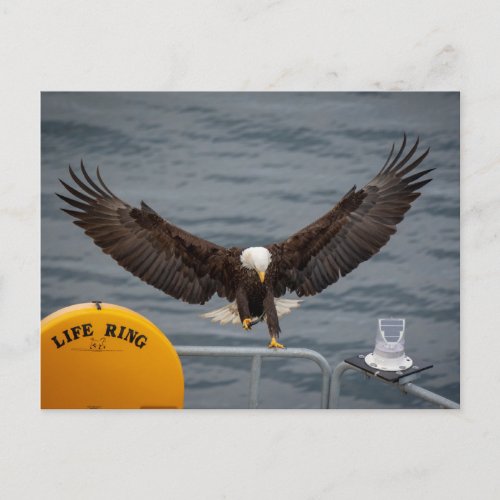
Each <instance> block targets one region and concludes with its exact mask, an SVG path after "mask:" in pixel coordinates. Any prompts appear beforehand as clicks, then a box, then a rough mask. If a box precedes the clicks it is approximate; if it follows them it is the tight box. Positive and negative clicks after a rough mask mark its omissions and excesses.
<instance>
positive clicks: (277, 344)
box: [267, 337, 285, 349]
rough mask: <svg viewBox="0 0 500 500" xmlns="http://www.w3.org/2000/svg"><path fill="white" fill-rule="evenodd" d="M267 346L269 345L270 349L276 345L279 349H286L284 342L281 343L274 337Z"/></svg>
mask: <svg viewBox="0 0 500 500" xmlns="http://www.w3.org/2000/svg"><path fill="white" fill-rule="evenodd" d="M267 347H269V348H270V349H271V348H273V347H275V348H277V349H284V348H285V346H284V345H283V344H280V343H279V342H276V339H275V338H274V337H273V338H272V339H271V342H269V344H268V345H267Z"/></svg>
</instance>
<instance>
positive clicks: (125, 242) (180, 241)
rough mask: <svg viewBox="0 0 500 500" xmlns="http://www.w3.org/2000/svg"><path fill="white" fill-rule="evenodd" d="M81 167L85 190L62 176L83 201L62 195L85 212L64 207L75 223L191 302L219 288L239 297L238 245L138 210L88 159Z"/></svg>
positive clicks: (122, 260) (125, 263)
mask: <svg viewBox="0 0 500 500" xmlns="http://www.w3.org/2000/svg"><path fill="white" fill-rule="evenodd" d="M81 169H82V174H83V176H84V178H85V180H86V182H84V181H83V180H81V179H80V178H79V177H78V176H77V175H76V174H75V173H74V172H73V170H72V168H71V167H69V172H70V174H71V177H72V178H73V180H74V182H75V183H76V184H77V185H78V187H79V188H80V189H75V188H73V187H71V186H69V185H68V184H66V183H65V182H64V181H62V180H61V179H59V180H60V182H61V183H62V185H63V186H64V187H65V188H66V189H67V190H68V191H69V192H70V193H71V194H72V195H73V196H74V197H76V198H77V199H72V198H68V197H66V196H62V195H59V194H58V196H59V197H60V198H61V199H62V200H64V201H65V202H66V203H68V204H69V205H71V206H73V207H75V208H77V209H79V210H80V211H75V210H67V209H62V210H64V211H65V212H66V213H68V214H69V215H71V216H72V217H74V218H75V219H77V220H75V221H74V223H75V224H76V225H77V226H80V227H82V228H83V229H84V230H85V234H87V235H89V236H90V237H91V238H92V239H93V240H94V242H95V244H96V245H98V246H99V247H101V248H102V250H103V251H104V252H105V253H107V254H109V255H111V257H113V259H115V260H116V261H117V262H118V264H120V266H122V267H124V268H125V269H127V271H130V272H131V273H132V274H134V275H135V276H137V277H139V278H140V279H141V280H143V281H145V282H146V283H149V284H150V285H153V286H154V287H156V288H158V289H160V290H162V291H163V292H165V293H167V294H169V295H171V296H172V297H175V298H176V299H181V300H183V301H185V302H189V303H191V304H204V303H205V302H206V301H207V300H209V299H210V297H212V295H214V293H215V292H217V293H218V295H219V296H221V297H227V299H228V300H234V295H235V290H234V289H233V286H232V285H231V283H232V280H231V271H232V263H233V262H234V261H235V254H236V253H237V252H235V251H234V250H236V249H229V250H228V249H225V248H224V247H221V246H218V245H215V244H214V243H211V242H209V241H206V240H203V239H201V238H198V237H196V236H194V235H192V234H190V233H188V232H187V231H184V230H183V229H181V228H179V227H177V226H175V225H174V224H172V223H170V222H168V221H167V220H165V219H162V218H161V217H160V216H159V215H158V214H157V213H156V212H155V211H154V210H153V209H151V208H150V207H148V206H147V205H146V204H145V203H144V202H141V208H132V207H131V206H130V205H128V204H127V203H125V202H124V201H122V200H121V199H120V198H118V197H117V196H115V195H114V194H113V193H112V192H111V191H110V190H109V189H108V188H107V186H106V185H105V184H104V182H103V181H102V178H101V175H100V173H99V169H97V179H98V181H99V184H100V185H98V184H97V183H96V182H95V181H94V180H92V178H91V177H90V176H89V175H88V173H87V171H86V170H85V167H84V165H83V163H82V165H81ZM236 262H237V260H236Z"/></svg>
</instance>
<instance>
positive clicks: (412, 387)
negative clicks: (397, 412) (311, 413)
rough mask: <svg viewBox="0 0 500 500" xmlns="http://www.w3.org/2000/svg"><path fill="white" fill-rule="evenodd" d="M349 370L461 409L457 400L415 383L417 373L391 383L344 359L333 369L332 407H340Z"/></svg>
mask: <svg viewBox="0 0 500 500" xmlns="http://www.w3.org/2000/svg"><path fill="white" fill-rule="evenodd" d="M348 370H352V371H355V372H358V373H361V374H363V375H364V376H366V377H371V378H374V379H375V380H378V381H380V382H383V383H384V384H387V385H390V386H393V387H396V388H398V389H399V390H401V391H402V392H404V393H406V394H413V395H414V396H416V397H418V398H420V399H423V400H424V401H428V402H429V403H433V404H435V405H437V406H440V407H441V408H447V409H459V408H460V405H459V404H458V403H455V401H452V400H451V399H447V398H444V397H443V396H440V395H439V394H436V393H435V392H432V391H429V390H427V389H424V388H423V387H420V386H419V385H416V384H414V383H413V382H412V380H415V378H416V377H417V376H418V374H417V375H410V376H408V377H403V378H401V379H400V380H399V381H398V382H392V383H390V382H385V381H384V380H382V379H381V378H379V377H377V376H376V375H375V374H370V373H368V372H365V371H363V370H360V369H359V368H356V367H355V366H352V365H350V364H349V363H346V362H345V361H342V362H341V363H339V364H338V365H337V366H336V367H335V370H333V374H332V384H331V387H332V391H331V405H330V407H331V408H338V407H339V399H340V386H341V381H342V376H343V375H344V373H345V372H346V371H348Z"/></svg>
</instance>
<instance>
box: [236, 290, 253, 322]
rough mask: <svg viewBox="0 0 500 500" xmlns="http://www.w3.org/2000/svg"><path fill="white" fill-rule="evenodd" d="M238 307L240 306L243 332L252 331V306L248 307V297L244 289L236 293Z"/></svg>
mask: <svg viewBox="0 0 500 500" xmlns="http://www.w3.org/2000/svg"><path fill="white" fill-rule="evenodd" d="M236 305H237V306H238V314H239V315H240V320H241V326H243V330H247V331H248V330H251V329H252V318H251V316H250V306H249V305H248V297H247V295H246V293H245V291H244V290H243V289H242V288H239V289H238V290H237V291H236Z"/></svg>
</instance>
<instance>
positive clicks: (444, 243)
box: [41, 93, 460, 408]
mask: <svg viewBox="0 0 500 500" xmlns="http://www.w3.org/2000/svg"><path fill="white" fill-rule="evenodd" d="M459 117H460V109H459V94H458V93H44V94H43V95H42V124H41V133H42V137H41V139H42V141H41V147H42V166H41V168H42V176H41V179H42V186H41V191H42V232H41V234H42V242H41V244H42V289H41V308H42V315H43V316H45V315H47V314H49V313H51V312H53V311H55V310H57V309H59V308H61V307H65V306H67V305H70V304H74V303H80V302H87V301H90V300H96V299H99V300H102V301H107V302H111V303H116V304H121V305H123V306H125V307H129V308H132V309H134V310H136V311H137V312H139V313H140V314H143V315H145V316H147V317H148V318H149V319H150V320H151V321H153V322H154V323H155V324H156V325H157V326H158V327H159V328H161V329H162V330H163V331H164V332H165V333H166V334H167V335H168V337H169V338H170V340H171V341H172V342H173V343H174V345H175V344H177V345H223V346H264V345H266V344H267V342H268V334H267V329H266V327H265V325H262V324H261V325H259V326H257V327H254V329H253V330H252V331H251V332H248V333H247V332H244V331H243V330H242V329H241V328H240V327H237V326H234V325H231V326H224V327H222V326H220V325H216V324H213V323H210V322H208V321H207V320H205V319H202V318H200V317H199V316H200V314H202V313H203V312H206V311H208V310H211V309H214V308H216V307H220V306H221V305H223V304H224V301H223V300H222V299H219V298H214V299H212V300H211V301H210V302H209V303H208V304H205V305H204V306H193V305H189V304H185V303H182V302H178V301H176V300H175V299H173V298H170V297H168V296H167V295H164V294H163V293H162V292H160V291H158V290H156V289H154V288H153V287H150V286H148V285H146V284H145V283H143V282H141V281H140V280H139V279H137V278H135V277H134V276H132V275H131V274H129V273H128V272H127V271H125V270H124V269H122V268H120V267H119V266H118V265H117V264H116V263H115V262H114V261H113V260H112V259H111V258H110V257H109V256H107V255H105V254H104V253H102V251H101V250H100V249H99V248H98V247H96V246H95V245H94V244H93V242H92V240H91V239H90V238H88V237H87V236H85V235H84V234H83V231H82V230H81V229H80V228H78V227H76V226H75V225H73V224H72V223H71V219H70V217H69V216H67V215H66V214H64V213H63V212H61V211H60V210H59V208H60V207H61V206H62V202H61V201H60V200H59V199H58V198H57V197H56V196H55V195H54V193H55V192H59V193H62V192H63V189H62V188H61V187H60V185H59V183H58V178H62V179H65V180H68V179H69V175H68V171H67V166H68V164H71V165H73V166H77V165H79V163H80V159H82V158H83V160H84V162H85V163H86V165H87V166H88V167H90V168H91V170H93V169H94V167H95V166H96V165H99V166H100V168H101V173H102V175H103V178H104V180H105V182H106V183H107V184H108V185H109V186H110V188H111V189H112V190H113V191H114V192H115V193H116V194H117V195H118V196H120V197H121V198H122V199H124V200H125V201H127V202H128V203H130V204H132V205H137V204H138V203H139V202H140V201H141V199H143V200H144V201H146V202H147V203H148V204H149V205H150V206H152V207H153V208H154V209H155V210H156V211H157V212H159V213H160V214H161V215H163V216H164V217H166V218H168V219H169V220H171V221H172V222H174V223H175V224H177V225H180V226H182V227H183V228H184V229H186V230H188V231H190V232H193V233H195V234H197V235H200V236H202V237H204V238H206V239H209V240H212V241H214V242H216V243H218V244H220V245H225V246H233V245H236V246H241V247H247V246H258V245H263V244H267V243H270V242H273V241H278V240H282V239H285V238H286V237H287V236H288V235H290V234H292V233H293V232H295V231H297V230H298V229H300V228H302V227H303V226H305V225H307V224H309V223H310V222H312V221H313V220H315V219H316V218H318V217H319V216H321V215H322V214H323V213H325V212H326V211H327V210H329V209H330V208H331V206H332V205H333V204H335V203H336V202H337V201H338V200H339V199H340V197H341V196H342V195H343V194H344V193H345V192H347V191H348V190H349V189H350V188H351V187H352V186H353V185H354V184H356V185H357V186H358V187H361V186H363V185H364V184H365V183H366V182H368V181H369V180H370V179H371V178H372V177H373V176H374V175H375V174H376V173H377V171H378V170H379V169H380V167H381V166H382V164H383V163H384V161H385V159H386V156H387V154H388V151H389V149H390V147H391V145H392V143H393V142H399V141H400V140H401V136H402V133H403V131H406V133H407V134H408V136H409V140H410V142H411V141H412V140H414V139H415V138H416V136H417V135H419V136H420V140H421V149H422V150H423V149H424V148H426V147H427V146H430V147H431V152H430V154H429V156H428V158H427V159H426V160H425V162H424V164H423V165H422V166H423V167H425V168H436V170H435V172H433V175H432V177H433V181H432V182H431V183H430V184H428V185H427V186H425V188H424V189H423V195H422V196H421V197H420V198H419V199H418V200H417V201H416V202H415V203H414V206H413V207H412V209H411V210H410V211H409V213H408V214H407V216H406V217H405V219H404V221H403V222H402V223H401V224H400V225H399V228H398V232H397V233H396V234H395V235H394V236H393V237H392V239H391V240H390V242H389V243H388V245H386V246H385V247H384V248H383V249H382V251H381V252H380V253H379V254H378V255H376V256H375V257H373V258H372V259H370V260H369V261H368V262H365V263H363V264H361V266H360V267H359V268H358V269H356V270H354V271H353V272H352V273H351V274H349V275H348V276H346V277H344V278H342V279H341V280H340V281H339V282H338V283H336V284H335V285H333V286H331V287H330V288H328V289H327V290H325V291H324V292H322V293H321V294H319V295H317V296H314V297H309V298H306V299H305V301H304V303H303V304H302V306H301V308H300V309H299V310H298V311H294V312H293V313H292V314H291V315H288V316H286V317H284V318H283V319H282V320H281V326H282V331H283V333H282V336H281V339H282V341H283V342H284V343H285V345H286V346H288V347H306V348H309V349H314V350H316V351H318V352H320V353H321V354H322V355H323V356H324V357H325V358H326V359H327V360H328V361H329V363H330V364H331V365H332V366H335V365H336V364H337V363H339V362H340V361H342V360H343V359H345V358H346V357H350V356H353V355H356V354H359V353H368V352H370V351H371V350H372V348H373V344H374V339H375V334H376V329H377V318H379V317H384V316H393V317H405V318H406V320H407V329H406V331H407V346H406V347H407V349H406V351H407V353H408V354H409V355H410V356H413V357H415V358H418V359H420V360H426V361H429V362H432V363H433V364H434V368H433V369H431V370H430V371H429V372H428V373H427V374H425V375H424V376H423V377H422V378H421V379H420V381H419V383H420V384H421V385H423V386H424V387H426V388H428V389H430V390H433V391H435V392H438V393H439V394H441V395H443V396H445V397H448V398H451V399H453V400H455V401H459V397H460V394H459V392H460V391H459V389H460V384H459V375H460V371H459V368H460V322H459V321H460V306H459V259H460V245H459V229H460V227H459V213H460V210H459V178H460V171H459V138H460V135H459ZM291 297H293V296H291ZM249 366H250V361H248V362H247V361H246V360H241V359H225V358H221V359H210V360H208V359H201V358H199V359H188V358H186V359H185V360H184V371H185V378H186V407H190V408H244V407H246V405H247V397H248V383H249ZM262 377H263V378H262V382H261V406H262V407H264V408H317V407H318V406H319V391H320V383H321V380H320V375H319V373H318V369H317V367H316V365H314V364H313V363H311V362H309V361H305V360H304V361H302V360H287V361H283V360H266V361H265V362H264V364H263V367H262ZM341 405H342V407H344V408H427V407H430V405H428V404H427V403H424V402H422V401H420V400H417V399H415V398H413V397H411V396H403V395H401V394H400V393H399V392H398V391H396V390H394V389H393V388H390V387H387V386H385V385H384V384H382V383H378V382H376V381H367V380H365V379H364V378H362V377H361V376H359V375H357V374H352V375H347V376H346V377H345V379H344V384H343V388H342V399H341Z"/></svg>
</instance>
